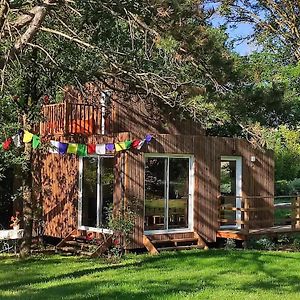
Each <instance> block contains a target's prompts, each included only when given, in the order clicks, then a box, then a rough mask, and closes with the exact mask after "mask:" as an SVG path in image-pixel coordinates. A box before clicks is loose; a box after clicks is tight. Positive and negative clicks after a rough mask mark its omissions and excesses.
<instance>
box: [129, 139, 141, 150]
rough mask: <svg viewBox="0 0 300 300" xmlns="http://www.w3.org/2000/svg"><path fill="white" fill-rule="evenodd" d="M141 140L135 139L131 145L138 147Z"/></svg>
mask: <svg viewBox="0 0 300 300" xmlns="http://www.w3.org/2000/svg"><path fill="white" fill-rule="evenodd" d="M140 142H141V141H140V140H134V141H133V142H132V144H131V147H132V148H135V149H137V148H138V146H139V144H140Z"/></svg>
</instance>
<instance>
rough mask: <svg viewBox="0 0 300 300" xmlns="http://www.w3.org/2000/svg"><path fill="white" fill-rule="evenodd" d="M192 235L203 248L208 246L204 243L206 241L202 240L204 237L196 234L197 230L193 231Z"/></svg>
mask: <svg viewBox="0 0 300 300" xmlns="http://www.w3.org/2000/svg"><path fill="white" fill-rule="evenodd" d="M194 237H195V238H196V239H197V240H198V242H197V245H198V246H199V247H202V248H203V249H205V250H206V249H208V246H207V244H206V242H205V241H204V239H203V238H202V237H201V236H200V235H199V234H198V232H197V231H194Z"/></svg>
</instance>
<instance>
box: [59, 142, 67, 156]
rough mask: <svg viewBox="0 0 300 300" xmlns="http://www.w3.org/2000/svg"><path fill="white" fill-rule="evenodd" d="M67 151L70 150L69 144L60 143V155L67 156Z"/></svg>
mask: <svg viewBox="0 0 300 300" xmlns="http://www.w3.org/2000/svg"><path fill="white" fill-rule="evenodd" d="M67 149H68V144H67V143H61V142H59V145H58V153H59V154H66V153H67Z"/></svg>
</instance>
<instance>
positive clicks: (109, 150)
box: [105, 143, 115, 152]
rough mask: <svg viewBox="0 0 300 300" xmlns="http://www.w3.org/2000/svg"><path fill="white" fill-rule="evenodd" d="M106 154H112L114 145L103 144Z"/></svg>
mask: <svg viewBox="0 0 300 300" xmlns="http://www.w3.org/2000/svg"><path fill="white" fill-rule="evenodd" d="M105 150H106V152H113V151H114V150H115V144H112V143H109V144H105Z"/></svg>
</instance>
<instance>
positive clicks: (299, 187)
mask: <svg viewBox="0 0 300 300" xmlns="http://www.w3.org/2000/svg"><path fill="white" fill-rule="evenodd" d="M289 186H290V192H291V194H294V195H295V194H299V193H300V178H295V179H294V180H292V181H290V182H289Z"/></svg>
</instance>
